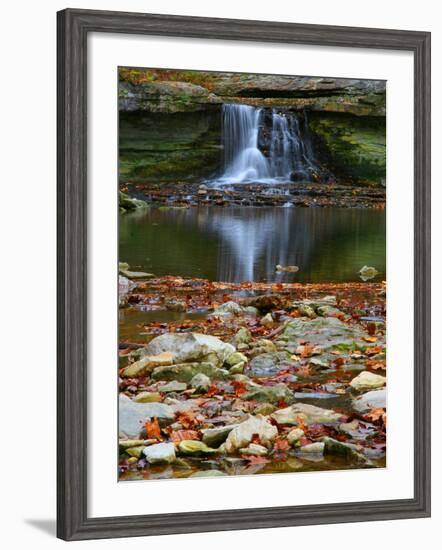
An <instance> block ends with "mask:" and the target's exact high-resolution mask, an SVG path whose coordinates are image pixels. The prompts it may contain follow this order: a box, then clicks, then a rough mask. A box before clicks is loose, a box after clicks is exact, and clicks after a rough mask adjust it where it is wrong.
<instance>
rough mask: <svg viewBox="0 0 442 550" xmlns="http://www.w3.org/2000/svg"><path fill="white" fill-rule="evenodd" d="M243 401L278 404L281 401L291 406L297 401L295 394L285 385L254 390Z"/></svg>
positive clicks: (246, 394)
mask: <svg viewBox="0 0 442 550" xmlns="http://www.w3.org/2000/svg"><path fill="white" fill-rule="evenodd" d="M242 398H243V399H246V400H251V401H260V402H264V403H274V404H278V403H280V402H281V401H283V402H284V403H287V404H290V403H293V401H294V400H295V397H294V394H293V392H292V391H291V390H290V389H289V388H288V387H287V386H286V385H285V384H276V385H275V386H261V387H256V388H253V389H252V390H251V391H249V392H247V393H245V394H244V395H243V396H242Z"/></svg>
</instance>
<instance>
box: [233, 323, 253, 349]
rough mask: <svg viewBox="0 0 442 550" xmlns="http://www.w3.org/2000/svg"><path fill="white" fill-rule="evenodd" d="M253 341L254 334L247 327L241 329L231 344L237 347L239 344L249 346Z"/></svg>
mask: <svg viewBox="0 0 442 550" xmlns="http://www.w3.org/2000/svg"><path fill="white" fill-rule="evenodd" d="M251 341H252V334H251V332H250V330H249V329H248V328H246V327H241V328H240V329H239V330H238V332H237V333H236V334H235V336H234V337H233V338H232V340H231V341H230V343H231V344H232V345H233V346H235V347H237V346H238V345H239V344H248V343H249V342H251Z"/></svg>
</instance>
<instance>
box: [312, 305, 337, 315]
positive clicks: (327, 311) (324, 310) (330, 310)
mask: <svg viewBox="0 0 442 550" xmlns="http://www.w3.org/2000/svg"><path fill="white" fill-rule="evenodd" d="M316 313H317V314H318V315H320V316H321V317H338V316H341V317H342V316H344V313H343V312H342V311H341V310H340V309H338V308H337V307H334V306H327V305H324V306H319V307H318V308H316Z"/></svg>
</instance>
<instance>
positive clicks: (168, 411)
mask: <svg viewBox="0 0 442 550" xmlns="http://www.w3.org/2000/svg"><path fill="white" fill-rule="evenodd" d="M118 412H119V415H118V431H119V434H120V438H121V439H125V438H126V439H136V438H138V436H139V435H140V432H141V430H142V429H143V427H144V423H145V422H146V420H149V419H151V418H154V417H156V418H158V419H159V420H160V421H161V420H164V421H172V420H173V419H174V418H175V413H174V411H173V409H172V408H171V407H169V406H168V405H164V403H136V402H135V401H132V400H131V399H130V398H129V397H127V396H126V395H124V394H120V397H119V402H118Z"/></svg>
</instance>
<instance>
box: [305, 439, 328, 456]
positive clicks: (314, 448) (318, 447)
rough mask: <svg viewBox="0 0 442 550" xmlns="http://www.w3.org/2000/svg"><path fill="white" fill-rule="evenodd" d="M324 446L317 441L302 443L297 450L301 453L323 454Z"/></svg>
mask: <svg viewBox="0 0 442 550" xmlns="http://www.w3.org/2000/svg"><path fill="white" fill-rule="evenodd" d="M324 448H325V444H324V443H323V442H320V441H317V442H316V443H309V444H308V445H303V446H302V447H301V448H300V449H299V450H300V452H301V453H308V454H310V453H313V454H324Z"/></svg>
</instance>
